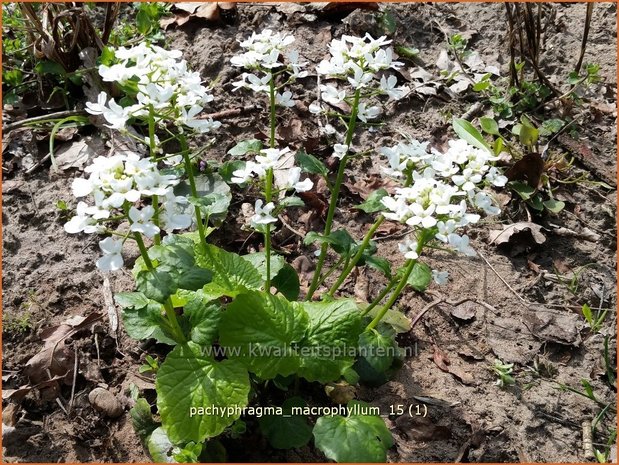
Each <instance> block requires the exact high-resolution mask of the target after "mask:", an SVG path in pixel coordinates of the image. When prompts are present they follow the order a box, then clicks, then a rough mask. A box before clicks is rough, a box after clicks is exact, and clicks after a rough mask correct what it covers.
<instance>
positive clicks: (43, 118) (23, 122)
mask: <svg viewBox="0 0 619 465" xmlns="http://www.w3.org/2000/svg"><path fill="white" fill-rule="evenodd" d="M87 115H88V113H87V112H86V110H65V111H57V112H55V113H48V114H47V115H40V116H33V117H31V118H24V119H20V120H19V121H15V122H14V123H11V124H7V125H6V126H4V127H3V128H2V132H3V133H7V132H9V131H12V130H14V129H19V128H21V127H23V126H28V125H30V124H38V123H48V122H50V121H53V120H60V119H64V118H68V117H70V116H87Z"/></svg>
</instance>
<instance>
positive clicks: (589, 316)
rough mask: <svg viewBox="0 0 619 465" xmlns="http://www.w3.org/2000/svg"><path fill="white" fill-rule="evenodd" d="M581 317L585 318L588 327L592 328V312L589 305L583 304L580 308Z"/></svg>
mask: <svg viewBox="0 0 619 465" xmlns="http://www.w3.org/2000/svg"><path fill="white" fill-rule="evenodd" d="M582 315H583V316H584V317H585V320H587V323H589V326H593V323H594V320H593V311H592V310H591V307H589V305H587V304H584V305H583V306H582Z"/></svg>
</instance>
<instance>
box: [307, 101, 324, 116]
mask: <svg viewBox="0 0 619 465" xmlns="http://www.w3.org/2000/svg"><path fill="white" fill-rule="evenodd" d="M309 111H310V113H312V114H314V115H318V114H320V113H322V112H323V111H324V110H323V108H322V106H321V105H320V102H319V101H318V100H315V101H313V102H312V103H310V106H309Z"/></svg>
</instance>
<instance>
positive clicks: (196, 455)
mask: <svg viewBox="0 0 619 465" xmlns="http://www.w3.org/2000/svg"><path fill="white" fill-rule="evenodd" d="M201 453H202V443H198V444H196V443H195V442H190V443H189V444H187V445H186V446H185V447H183V448H182V449H181V450H180V451H178V452H177V453H175V454H174V455H173V457H174V460H176V461H177V462H179V463H200V454H201Z"/></svg>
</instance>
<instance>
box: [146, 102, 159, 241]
mask: <svg viewBox="0 0 619 465" xmlns="http://www.w3.org/2000/svg"><path fill="white" fill-rule="evenodd" d="M148 145H149V149H150V158H151V160H153V161H155V160H156V151H157V149H156V147H155V109H154V108H153V105H152V104H150V105H149V107H148ZM152 200H153V208H154V209H155V214H154V215H153V223H154V224H155V225H156V226H157V227H159V196H157V195H153V199H152ZM154 241H155V244H156V245H159V244H161V234H160V233H157V234H155V237H154Z"/></svg>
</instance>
